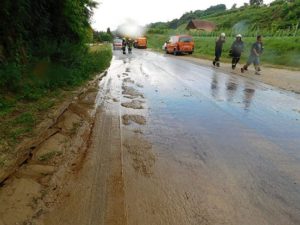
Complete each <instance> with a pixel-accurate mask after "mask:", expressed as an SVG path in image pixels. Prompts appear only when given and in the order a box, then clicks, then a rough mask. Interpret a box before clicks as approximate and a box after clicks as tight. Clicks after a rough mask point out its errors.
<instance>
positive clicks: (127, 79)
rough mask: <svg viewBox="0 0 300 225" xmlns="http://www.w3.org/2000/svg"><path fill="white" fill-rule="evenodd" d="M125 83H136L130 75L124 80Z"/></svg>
mask: <svg viewBox="0 0 300 225" xmlns="http://www.w3.org/2000/svg"><path fill="white" fill-rule="evenodd" d="M123 81H124V82H125V83H131V84H134V81H133V80H131V78H130V77H126V78H124V80H123Z"/></svg>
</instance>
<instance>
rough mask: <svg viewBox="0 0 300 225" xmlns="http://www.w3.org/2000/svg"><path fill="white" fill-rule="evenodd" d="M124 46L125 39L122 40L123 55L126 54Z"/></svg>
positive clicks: (125, 43)
mask: <svg viewBox="0 0 300 225" xmlns="http://www.w3.org/2000/svg"><path fill="white" fill-rule="evenodd" d="M126 45H127V41H126V39H125V38H123V39H122V50H123V54H124V55H125V54H126Z"/></svg>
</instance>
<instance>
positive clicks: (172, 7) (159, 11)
mask: <svg viewBox="0 0 300 225" xmlns="http://www.w3.org/2000/svg"><path fill="white" fill-rule="evenodd" d="M96 1H97V2H99V3H100V4H99V6H98V9H95V13H94V16H93V20H92V26H93V28H94V29H96V30H106V29H107V27H110V28H111V30H115V29H116V28H117V27H118V25H120V24H122V23H124V22H125V21H126V20H127V19H131V20H134V21H136V22H137V23H138V24H139V25H146V24H149V23H152V22H158V21H163V22H166V21H170V20H172V19H175V18H179V17H180V16H181V15H182V14H183V13H185V12H189V11H191V10H193V11H194V10H197V9H202V10H204V9H206V8H208V7H210V6H212V5H217V4H225V5H226V7H227V8H231V6H232V5H233V4H234V3H236V4H237V6H241V5H243V4H244V3H245V2H247V3H248V2H249V1H244V0H148V1H145V0H96ZM272 1H273V0H264V3H265V4H268V3H270V2H272Z"/></svg>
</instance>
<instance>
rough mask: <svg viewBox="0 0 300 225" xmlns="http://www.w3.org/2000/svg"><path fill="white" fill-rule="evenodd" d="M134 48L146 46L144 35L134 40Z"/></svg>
mask: <svg viewBox="0 0 300 225" xmlns="http://www.w3.org/2000/svg"><path fill="white" fill-rule="evenodd" d="M134 47H135V48H147V38H146V37H139V38H137V39H136V40H135V42H134Z"/></svg>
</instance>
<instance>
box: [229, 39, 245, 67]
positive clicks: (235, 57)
mask: <svg viewBox="0 0 300 225" xmlns="http://www.w3.org/2000/svg"><path fill="white" fill-rule="evenodd" d="M243 50H244V42H243V41H242V35H241V34H238V35H236V39H235V41H234V42H233V43H232V45H231V49H230V56H231V57H232V62H231V64H232V66H231V67H232V69H233V70H234V69H235V67H236V64H237V63H238V62H239V61H240V58H241V54H242V52H243Z"/></svg>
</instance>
